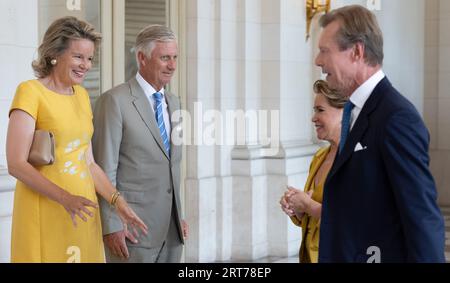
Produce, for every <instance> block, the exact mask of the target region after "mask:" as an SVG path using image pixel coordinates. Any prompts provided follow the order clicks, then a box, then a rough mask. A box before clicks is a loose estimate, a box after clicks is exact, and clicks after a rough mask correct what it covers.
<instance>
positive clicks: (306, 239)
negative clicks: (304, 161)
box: [291, 147, 330, 263]
mask: <svg viewBox="0 0 450 283" xmlns="http://www.w3.org/2000/svg"><path fill="white" fill-rule="evenodd" d="M329 152H330V147H325V148H321V149H319V150H318V151H317V153H316V154H315V155H314V157H313V160H312V161H311V165H310V168H309V174H308V178H307V180H306V184H305V192H309V191H311V190H313V194H312V196H311V198H312V199H313V200H315V201H317V202H319V203H322V197H323V188H324V185H325V180H326V175H327V174H325V177H324V178H323V179H322V180H320V182H319V184H317V186H316V185H315V182H314V179H315V177H316V174H317V171H319V169H320V166H321V165H322V163H323V162H324V161H325V159H326V157H327V155H328V153H329ZM291 220H292V222H294V224H295V225H297V226H300V227H302V244H301V246H300V252H299V260H300V262H301V263H317V262H318V259H319V237H320V219H315V218H313V217H311V216H309V215H308V214H306V213H305V214H304V215H303V217H302V219H301V221H300V220H299V219H298V218H297V217H295V216H294V217H291Z"/></svg>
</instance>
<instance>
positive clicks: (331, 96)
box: [313, 80, 348, 109]
mask: <svg viewBox="0 0 450 283" xmlns="http://www.w3.org/2000/svg"><path fill="white" fill-rule="evenodd" d="M313 88H314V92H315V93H320V94H323V96H325V98H326V100H327V102H328V104H330V105H331V106H332V107H334V108H338V109H342V108H344V105H345V103H346V102H347V100H348V98H347V97H345V96H342V95H341V94H339V92H338V91H337V90H335V89H333V88H330V86H329V85H328V83H327V82H326V81H324V80H317V81H316V82H315V83H314V87H313Z"/></svg>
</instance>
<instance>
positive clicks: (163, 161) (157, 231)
mask: <svg viewBox="0 0 450 283" xmlns="http://www.w3.org/2000/svg"><path fill="white" fill-rule="evenodd" d="M165 97H166V101H167V104H168V109H169V114H170V115H171V114H172V113H173V112H174V111H176V110H178V109H180V101H179V99H178V98H177V97H176V96H174V95H172V94H170V93H168V92H166V94H165ZM171 128H172V132H173V131H179V130H180V127H179V125H178V124H174V123H173V122H172V121H171ZM92 141H93V143H92V146H93V152H94V158H95V160H96V162H97V163H98V164H99V165H100V166H101V167H102V168H103V170H104V171H105V173H106V174H107V176H108V177H109V179H110V180H111V182H112V183H113V184H114V185H115V186H116V187H117V189H118V190H119V191H120V193H121V194H122V196H123V197H124V198H125V199H126V201H127V202H128V203H129V205H130V207H131V208H132V209H133V210H134V211H135V212H136V213H137V214H138V216H139V217H140V218H141V219H142V220H143V221H144V222H145V224H146V225H147V226H148V228H149V231H148V235H147V236H143V237H141V238H140V241H139V243H138V244H132V243H131V242H129V241H127V245H128V246H137V247H146V248H153V247H158V246H160V245H162V243H163V241H164V240H165V239H166V236H167V232H168V230H169V224H170V219H171V218H170V217H171V209H174V213H175V215H176V216H177V217H176V218H177V220H178V221H176V223H177V226H178V234H179V237H180V241H181V242H182V243H183V236H182V232H181V231H182V230H181V223H180V219H181V208H180V162H181V150H182V149H181V146H180V145H174V144H173V143H172V144H171V150H170V155H171V156H170V157H169V156H167V153H166V152H165V150H164V145H163V141H162V139H161V135H160V133H159V129H158V127H157V125H156V119H155V115H154V111H152V109H151V105H150V102H149V101H148V98H147V97H146V95H145V93H144V91H143V90H142V88H141V87H140V85H139V84H138V82H137V80H136V79H135V78H132V79H131V80H130V81H128V82H126V83H123V84H121V85H119V86H116V87H114V88H113V89H111V90H109V91H107V92H105V93H104V94H102V95H101V96H100V98H99V99H98V101H97V102H96V106H95V110H94V137H93V140H92ZM173 198H175V205H172V204H173ZM99 199H100V209H101V217H102V228H103V234H104V235H106V234H110V233H114V232H117V231H120V230H123V227H122V223H121V221H120V218H119V217H118V216H117V214H116V213H115V212H114V210H113V209H112V208H111V207H110V205H109V204H108V202H106V201H105V200H103V199H102V198H99Z"/></svg>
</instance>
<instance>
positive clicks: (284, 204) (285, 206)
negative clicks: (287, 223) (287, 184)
mask: <svg viewBox="0 0 450 283" xmlns="http://www.w3.org/2000/svg"><path fill="white" fill-rule="evenodd" d="M297 191H298V190H296V189H289V190H287V191H286V192H285V193H284V195H283V196H282V197H281V199H280V205H281V209H282V210H283V211H284V213H286V214H287V215H288V216H289V217H294V216H295V212H294V209H293V207H292V206H291V205H290V204H289V199H290V198H291V197H292V195H294V194H295V193H297Z"/></svg>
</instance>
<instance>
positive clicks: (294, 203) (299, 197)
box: [288, 188, 322, 219]
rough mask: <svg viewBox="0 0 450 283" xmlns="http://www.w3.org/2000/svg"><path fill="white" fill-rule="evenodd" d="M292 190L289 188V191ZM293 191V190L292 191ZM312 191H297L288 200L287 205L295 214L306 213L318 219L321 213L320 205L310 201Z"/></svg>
mask: <svg viewBox="0 0 450 283" xmlns="http://www.w3.org/2000/svg"><path fill="white" fill-rule="evenodd" d="M291 189H292V188H290V190H291ZM292 190H293V189H292ZM312 194H313V191H308V192H306V193H305V192H302V191H297V192H296V193H295V194H293V195H292V196H291V197H290V198H289V199H288V205H289V206H290V207H292V209H293V210H294V212H295V214H298V213H307V214H308V215H310V216H312V217H314V218H316V219H319V218H320V215H321V213H322V204H321V203H319V202H317V201H315V200H313V199H312Z"/></svg>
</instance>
